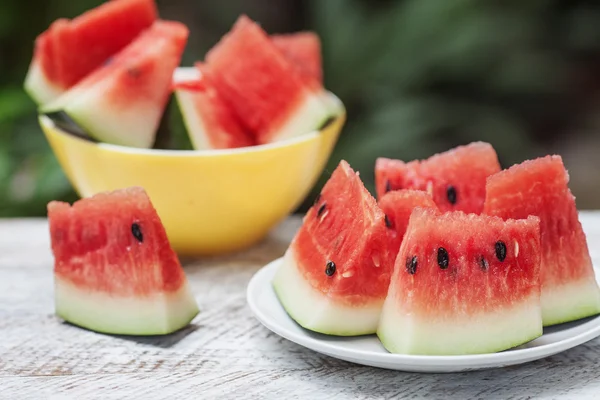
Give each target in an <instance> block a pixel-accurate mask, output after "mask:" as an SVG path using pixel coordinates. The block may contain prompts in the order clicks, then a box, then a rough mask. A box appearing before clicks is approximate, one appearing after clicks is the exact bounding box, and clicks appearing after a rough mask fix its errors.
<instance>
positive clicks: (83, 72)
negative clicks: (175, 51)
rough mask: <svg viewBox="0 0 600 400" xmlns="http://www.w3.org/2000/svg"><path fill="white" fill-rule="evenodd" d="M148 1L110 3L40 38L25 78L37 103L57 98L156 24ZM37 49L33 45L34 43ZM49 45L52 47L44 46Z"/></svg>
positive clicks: (62, 23)
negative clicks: (47, 43) (48, 43)
mask: <svg viewBox="0 0 600 400" xmlns="http://www.w3.org/2000/svg"><path fill="white" fill-rule="evenodd" d="M157 17H158V11H157V9H156V4H155V3H154V0H111V1H107V2H106V3H104V4H102V5H100V6H98V7H96V8H93V9H91V10H89V11H87V12H85V13H83V14H81V15H80V16H78V17H76V18H74V19H73V20H72V21H68V20H66V19H60V20H58V22H59V24H58V27H59V29H53V28H52V26H51V28H50V29H48V30H47V31H46V32H44V33H42V34H41V35H40V37H39V38H38V40H36V46H35V50H34V56H33V60H32V62H31V65H30V69H29V72H28V74H27V77H26V79H25V88H26V90H27V91H28V93H29V94H30V95H31V97H32V98H33V99H34V100H35V101H36V102H37V103H38V104H40V105H41V104H46V103H48V102H49V101H52V100H54V99H55V98H57V97H58V96H59V95H60V94H61V93H62V92H64V91H66V90H67V89H69V88H70V87H72V86H73V85H75V84H76V83H77V82H79V81H80V80H81V79H83V78H84V77H85V76H87V75H88V74H90V73H91V72H92V71H93V70H95V69H96V68H98V67H99V66H101V65H102V64H103V63H104V62H105V61H106V60H107V59H108V58H109V57H111V56H113V55H114V54H116V53H117V52H119V51H120V50H122V49H123V48H125V46H127V45H128V44H129V43H130V42H131V41H132V40H133V39H135V38H136V37H137V36H138V35H139V34H140V33H141V32H142V31H143V30H145V29H147V28H149V27H150V26H151V25H152V24H153V23H154V22H155V21H156V19H157ZM53 25H54V24H53ZM42 37H45V38H47V39H41V42H42V44H41V45H39V46H38V41H40V40H39V39H40V38H42ZM46 41H50V42H51V43H52V44H53V46H51V47H48V46H46V45H45V42H46Z"/></svg>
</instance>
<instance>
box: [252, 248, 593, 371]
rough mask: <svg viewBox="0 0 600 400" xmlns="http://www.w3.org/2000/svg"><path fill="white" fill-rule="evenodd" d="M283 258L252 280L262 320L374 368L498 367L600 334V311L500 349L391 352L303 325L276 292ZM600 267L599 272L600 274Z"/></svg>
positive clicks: (363, 339) (371, 341)
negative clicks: (456, 353) (438, 353)
mask: <svg viewBox="0 0 600 400" xmlns="http://www.w3.org/2000/svg"><path fill="white" fill-rule="evenodd" d="M280 263H281V259H277V260H275V261H273V262H271V263H269V264H268V265H266V266H265V267H263V268H262V269H261V270H260V271H258V272H257V273H256V274H255V275H254V276H253V277H252V279H251V280H250V283H249V284H248V292H247V298H248V304H249V305H250V308H251V309H252V311H253V312H254V314H255V315H256V317H257V318H258V320H259V321H260V322H261V323H262V324H263V325H265V326H266V327H267V328H269V329H270V330H271V331H273V332H275V333H276V334H278V335H280V336H282V337H284V338H286V339H288V340H291V341H292V342H295V343H298V344H299V345H301V346H304V347H307V348H309V349H312V350H314V351H317V352H319V353H323V354H327V355H328V356H331V357H335V358H339V359H342V360H346V361H350V362H354V363H357V364H364V365H370V366H373V367H380V368H388V369H396V370H402V371H414V372H457V371H469V370H477V369H484V368H497V367H504V366H508V365H515V364H521V363H525V362H529V361H533V360H537V359H540V358H544V357H548V356H551V355H553V354H556V353H559V352H561V351H564V350H567V349H570V348H572V347H575V346H577V345H580V344H582V343H585V342H587V341H589V340H591V339H593V338H595V337H597V336H600V316H597V317H592V318H586V319H583V320H580V321H576V322H571V323H568V324H562V325H557V326H553V327H550V328H546V329H544V334H543V335H542V336H541V337H539V338H537V339H535V340H533V341H531V342H529V343H527V344H525V345H523V346H520V347H516V348H514V349H511V350H506V351H503V352H500V353H490V354H478V355H466V356H413V355H402V354H391V353H389V352H388V351H387V350H385V349H384V348H383V346H382V345H381V343H380V342H379V339H377V336H375V335H369V336H356V337H336V336H328V335H322V334H319V333H315V332H311V331H309V330H306V329H304V328H302V327H301V326H300V325H298V324H297V323H296V322H295V321H294V320H292V319H291V318H290V317H289V316H288V315H287V313H286V312H285V310H284V309H283V307H282V306H281V304H280V303H279V300H278V299H277V296H276V295H275V291H274V290H273V287H272V286H271V281H272V279H273V276H274V275H275V271H276V270H277V268H278V267H279V265H280ZM598 275H599V274H598V271H597V273H596V276H598Z"/></svg>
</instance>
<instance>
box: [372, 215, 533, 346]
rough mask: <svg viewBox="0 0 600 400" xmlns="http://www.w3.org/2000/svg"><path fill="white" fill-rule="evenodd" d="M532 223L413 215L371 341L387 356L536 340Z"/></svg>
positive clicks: (481, 216) (478, 217)
mask: <svg viewBox="0 0 600 400" xmlns="http://www.w3.org/2000/svg"><path fill="white" fill-rule="evenodd" d="M539 273H540V228H539V219H538V218H536V217H529V218H527V219H525V220H507V221H503V220H502V219H501V218H497V217H490V216H486V215H475V214H465V213H463V212H460V211H456V212H447V213H444V214H440V213H438V212H437V211H435V210H431V209H422V208H416V209H415V210H414V211H413V213H412V215H411V217H410V220H409V223H408V227H407V230H406V235H405V236H404V240H403V242H402V246H401V248H400V252H399V253H398V257H397V259H396V264H395V267H394V272H393V276H392V279H391V283H390V287H389V292H388V295H387V298H386V300H385V305H384V307H383V312H382V314H381V322H380V325H379V328H378V330H377V334H378V336H379V338H380V339H381V342H382V344H383V345H384V346H385V348H386V349H388V350H389V351H390V352H393V353H403V354H420V355H464V354H478V353H490V352H496V351H501V350H506V349H509V348H511V347H515V346H518V345H520V344H523V343H525V342H528V341H530V340H532V339H535V338H536V337H539V336H541V335H542V313H541V307H540V281H539V278H540V277H539Z"/></svg>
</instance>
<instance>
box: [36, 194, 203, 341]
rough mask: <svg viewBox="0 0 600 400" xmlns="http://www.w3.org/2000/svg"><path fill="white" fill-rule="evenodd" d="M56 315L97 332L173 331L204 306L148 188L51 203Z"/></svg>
mask: <svg viewBox="0 0 600 400" xmlns="http://www.w3.org/2000/svg"><path fill="white" fill-rule="evenodd" d="M48 220H49V223H50V237H51V243H52V252H53V254H54V259H55V263H54V279H55V303H56V313H57V314H58V315H59V316H60V317H62V318H63V319H64V320H66V321H68V322H71V323H73V324H75V325H79V326H82V327H85V328H88V329H91V330H94V331H98V332H104V333H113V334H127V335H158V334H167V333H170V332H173V331H176V330H178V329H180V328H182V327H184V326H186V325H187V324H188V323H189V322H190V321H191V320H192V319H193V318H194V317H195V316H196V315H197V314H198V306H197V304H196V301H195V299H194V297H193V295H192V293H191V291H190V288H189V286H188V282H187V279H186V276H185V273H184V271H183V269H182V268H181V265H180V263H179V260H178V258H177V255H176V254H175V252H174V251H173V250H172V249H171V246H170V245H169V241H168V239H167V235H166V233H165V229H164V228H163V226H162V224H161V222H160V218H159V217H158V215H157V213H156V210H155V209H154V207H153V206H152V203H151V202H150V199H149V198H148V196H147V195H146V192H145V191H144V190H143V189H142V188H135V187H134V188H127V189H121V190H117V191H114V192H110V193H100V194H97V195H95V196H93V197H91V198H85V199H82V200H79V201H77V202H75V204H73V205H72V206H71V205H69V204H67V203H62V202H51V203H50V204H48Z"/></svg>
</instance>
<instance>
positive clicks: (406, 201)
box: [379, 189, 438, 254]
mask: <svg viewBox="0 0 600 400" xmlns="http://www.w3.org/2000/svg"><path fill="white" fill-rule="evenodd" d="M379 207H381V210H382V211H383V212H384V213H385V223H386V225H387V227H388V228H389V229H388V232H389V236H390V251H391V252H392V254H397V253H398V250H399V249H400V244H401V243H402V238H403V237H404V234H405V233H406V227H407V226H408V220H409V219H410V215H411V214H412V212H413V210H414V209H415V208H416V207H421V208H431V209H434V210H437V209H438V208H437V206H436V205H435V203H434V202H433V199H432V198H431V196H430V195H429V193H427V192H423V191H420V190H408V189H404V190H394V191H391V192H389V193H386V194H385V195H383V197H382V198H381V199H380V200H379Z"/></svg>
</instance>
